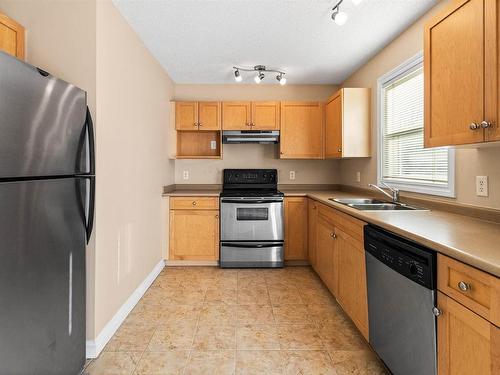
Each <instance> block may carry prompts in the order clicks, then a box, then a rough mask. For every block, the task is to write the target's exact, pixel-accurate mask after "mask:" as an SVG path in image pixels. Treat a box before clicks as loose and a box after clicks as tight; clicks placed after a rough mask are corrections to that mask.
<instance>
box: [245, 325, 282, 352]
mask: <svg viewBox="0 0 500 375" xmlns="http://www.w3.org/2000/svg"><path fill="white" fill-rule="evenodd" d="M236 348H237V349H238V350H256V349H280V341H279V336H278V331H277V329H276V326H275V325H269V324H266V325H260V324H248V325H243V326H238V327H236Z"/></svg>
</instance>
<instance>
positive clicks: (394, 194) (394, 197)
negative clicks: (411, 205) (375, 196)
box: [368, 181, 399, 203]
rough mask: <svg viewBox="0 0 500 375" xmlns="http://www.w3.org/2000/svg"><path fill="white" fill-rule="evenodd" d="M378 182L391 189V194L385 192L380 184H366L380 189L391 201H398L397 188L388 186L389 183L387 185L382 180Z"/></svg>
mask: <svg viewBox="0 0 500 375" xmlns="http://www.w3.org/2000/svg"><path fill="white" fill-rule="evenodd" d="M380 183H381V184H382V185H384V186H385V187H386V188H387V189H389V190H390V191H391V194H389V193H388V192H386V191H385V190H384V189H382V188H381V187H380V186H377V185H374V184H368V186H369V187H371V188H374V189H377V190H378V191H380V192H381V193H383V194H384V195H387V196H388V197H389V198H391V199H392V202H393V203H399V189H396V188H393V187H390V186H389V185H387V184H386V183H385V182H382V181H381V182H380Z"/></svg>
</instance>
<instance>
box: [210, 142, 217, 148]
mask: <svg viewBox="0 0 500 375" xmlns="http://www.w3.org/2000/svg"><path fill="white" fill-rule="evenodd" d="M210 149H211V150H217V142H216V141H210Z"/></svg>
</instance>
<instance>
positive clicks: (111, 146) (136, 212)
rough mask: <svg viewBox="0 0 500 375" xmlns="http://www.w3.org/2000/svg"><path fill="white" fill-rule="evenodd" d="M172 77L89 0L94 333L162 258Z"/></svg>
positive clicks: (111, 14) (101, 5)
mask: <svg viewBox="0 0 500 375" xmlns="http://www.w3.org/2000/svg"><path fill="white" fill-rule="evenodd" d="M173 92H174V91H173V83H172V81H171V79H170V78H169V77H168V75H167V74H166V73H165V71H164V70H163V69H162V67H161V66H160V65H159V63H158V62H157V61H156V60H155V59H154V58H153V56H152V55H151V54H150V53H149V51H148V50H147V49H146V48H145V46H144V45H143V43H142V42H141V41H140V39H139V38H138V36H137V34H136V33H135V32H134V31H133V30H132V29H131V27H130V26H129V25H128V23H127V22H126V21H125V20H124V18H123V17H122V16H121V14H120V13H119V12H118V10H117V9H116V8H115V7H114V5H112V4H111V3H110V2H107V1H106V2H102V1H99V2H97V113H98V120H99V129H98V136H97V150H98V155H97V165H96V172H97V176H98V177H97V191H96V199H97V202H96V203H97V205H96V222H97V223H98V227H97V233H96V275H95V284H96V285H95V289H96V295H95V309H96V311H95V335H98V334H99V332H100V331H101V330H102V328H103V327H104V326H105V325H106V323H108V321H109V320H110V319H111V318H112V317H113V315H114V314H115V313H116V312H117V310H118V309H119V308H120V307H121V306H122V304H123V303H124V302H125V301H126V300H127V298H128V297H129V296H130V295H131V294H132V292H133V291H134V290H135V289H136V288H137V287H138V286H139V284H140V283H141V282H142V281H144V279H145V278H146V276H147V275H148V274H149V273H150V272H151V271H152V270H153V268H154V266H155V265H156V264H157V263H158V262H159V261H160V260H161V259H162V240H163V238H162V235H163V233H162V231H163V229H164V227H163V218H164V216H163V214H162V211H161V209H162V203H161V192H162V187H163V185H167V184H170V183H172V182H173V177H172V176H173V163H172V161H169V160H168V150H167V127H166V124H167V123H168V120H169V116H170V113H169V111H170V106H169V105H168V103H169V101H170V100H171V99H172V97H173Z"/></svg>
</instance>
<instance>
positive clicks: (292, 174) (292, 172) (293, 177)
mask: <svg viewBox="0 0 500 375" xmlns="http://www.w3.org/2000/svg"><path fill="white" fill-rule="evenodd" d="M290 180H295V171H290Z"/></svg>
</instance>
